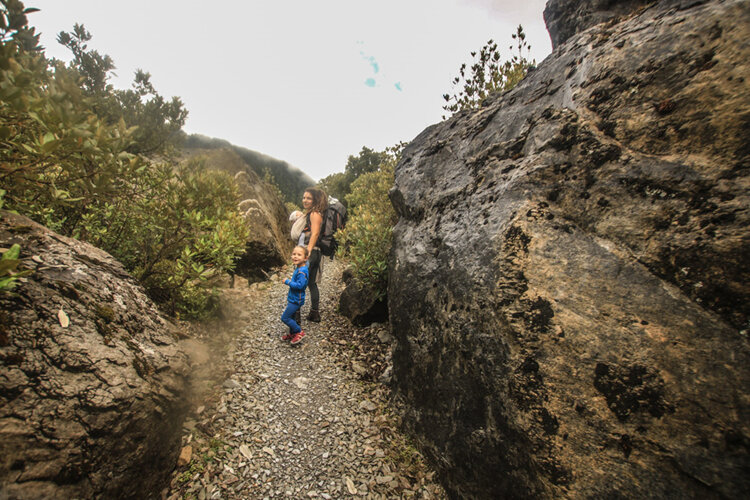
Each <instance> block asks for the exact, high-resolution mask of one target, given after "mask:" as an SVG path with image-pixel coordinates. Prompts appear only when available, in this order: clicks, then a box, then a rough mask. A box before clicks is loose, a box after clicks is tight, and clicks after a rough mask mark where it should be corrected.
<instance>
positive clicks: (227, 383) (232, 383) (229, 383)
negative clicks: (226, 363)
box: [222, 378, 240, 389]
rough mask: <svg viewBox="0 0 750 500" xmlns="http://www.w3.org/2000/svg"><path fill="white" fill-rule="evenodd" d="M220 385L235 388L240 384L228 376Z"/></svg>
mask: <svg viewBox="0 0 750 500" xmlns="http://www.w3.org/2000/svg"><path fill="white" fill-rule="evenodd" d="M222 386H223V387H224V388H225V389H237V388H238V387H239V386H240V384H239V383H238V382H237V381H235V380H232V379H231V378H228V379H227V380H225V381H224V384H222Z"/></svg>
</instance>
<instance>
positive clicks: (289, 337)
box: [281, 333, 294, 340]
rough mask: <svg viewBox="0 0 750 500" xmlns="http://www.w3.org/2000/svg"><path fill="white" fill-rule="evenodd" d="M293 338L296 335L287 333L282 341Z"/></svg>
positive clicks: (282, 337)
mask: <svg viewBox="0 0 750 500" xmlns="http://www.w3.org/2000/svg"><path fill="white" fill-rule="evenodd" d="M293 337H294V335H292V334H291V333H286V334H284V335H282V336H281V340H292V338H293Z"/></svg>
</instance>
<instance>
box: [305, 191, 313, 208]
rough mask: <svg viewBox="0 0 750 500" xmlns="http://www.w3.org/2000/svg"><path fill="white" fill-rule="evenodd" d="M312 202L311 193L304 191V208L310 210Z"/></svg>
mask: <svg viewBox="0 0 750 500" xmlns="http://www.w3.org/2000/svg"><path fill="white" fill-rule="evenodd" d="M312 204H313V197H312V194H310V193H308V192H307V191H305V194H303V195H302V206H303V207H304V209H305V210H310V207H312Z"/></svg>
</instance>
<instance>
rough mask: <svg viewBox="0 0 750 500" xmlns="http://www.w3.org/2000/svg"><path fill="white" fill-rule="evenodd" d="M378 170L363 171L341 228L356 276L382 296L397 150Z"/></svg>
mask: <svg viewBox="0 0 750 500" xmlns="http://www.w3.org/2000/svg"><path fill="white" fill-rule="evenodd" d="M384 158H385V159H384V161H383V162H382V163H381V164H380V166H379V168H378V170H377V171H374V172H368V173H364V174H362V175H360V176H359V177H358V178H357V179H356V180H355V181H354V182H352V184H351V193H349V194H348V195H347V196H346V201H347V203H348V206H349V211H350V214H351V215H350V216H349V220H348V222H347V225H346V228H344V229H343V230H342V231H341V235H340V239H341V247H342V248H343V249H344V250H343V252H345V253H346V255H347V257H348V259H349V261H350V263H351V265H352V268H353V270H354V276H355V279H357V280H358V281H359V282H360V283H361V284H363V285H364V286H367V287H369V288H372V289H373V290H374V291H375V293H376V294H377V295H378V297H383V296H385V294H386V291H387V288H388V255H389V253H390V250H391V241H392V229H393V226H394V224H395V223H396V213H395V211H394V210H393V207H392V206H391V202H390V199H389V198H388V191H389V190H390V188H391V186H393V169H394V167H395V164H396V162H397V159H398V154H397V153H395V152H394V151H388V152H387V154H386V155H385V156H384Z"/></svg>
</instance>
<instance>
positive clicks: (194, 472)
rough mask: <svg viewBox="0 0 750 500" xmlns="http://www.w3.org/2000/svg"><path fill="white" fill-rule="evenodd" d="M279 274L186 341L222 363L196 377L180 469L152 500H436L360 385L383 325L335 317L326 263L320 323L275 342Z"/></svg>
mask: <svg viewBox="0 0 750 500" xmlns="http://www.w3.org/2000/svg"><path fill="white" fill-rule="evenodd" d="M290 274H291V268H288V269H284V270H281V271H280V272H279V273H278V274H276V275H274V276H272V277H271V279H270V280H269V281H268V282H265V283H262V284H256V285H253V286H251V287H248V286H246V285H244V284H242V285H240V284H239V283H238V286H237V287H236V288H235V289H233V290H226V291H225V299H226V300H228V305H229V306H230V308H229V312H228V313H227V314H228V316H229V318H228V320H227V321H226V322H224V323H223V325H222V326H221V327H220V328H218V329H217V330H216V331H214V332H211V335H212V337H211V338H212V339H213V342H212V343H211V342H207V343H199V342H195V341H192V342H193V344H192V348H193V351H194V353H195V355H196V356H197V357H196V359H198V358H200V357H201V356H203V358H204V361H207V360H208V359H210V358H213V359H217V358H218V359H222V360H223V361H222V362H220V363H210V362H206V363H203V364H202V365H201V368H199V369H202V370H203V373H200V374H199V376H198V379H199V386H198V394H199V396H198V397H197V399H196V400H195V401H194V402H193V404H194V407H195V410H194V414H193V415H192V416H191V418H190V419H188V421H187V423H186V425H185V436H184V439H183V443H184V446H185V447H184V448H183V464H182V465H181V466H179V467H178V468H177V469H176V470H175V472H174V473H173V476H172V482H171V487H170V488H169V490H167V491H165V492H164V495H163V497H164V498H169V499H178V498H196V499H201V500H202V499H213V498H259V499H261V498H281V497H284V498H324V499H331V498H347V497H360V498H445V493H444V492H443V490H442V489H441V488H440V487H439V485H437V483H436V482H435V481H434V473H432V472H430V470H429V469H428V468H427V467H426V465H425V464H424V461H423V460H422V458H421V456H420V455H419V454H418V453H417V452H416V450H415V449H414V448H413V447H412V446H411V445H410V444H409V443H408V440H407V439H406V438H405V437H404V436H402V435H401V434H400V433H399V431H398V418H397V416H396V415H395V414H394V412H393V411H392V410H391V409H390V408H389V403H388V391H387V389H386V388H385V387H384V386H383V385H382V384H380V383H377V382H365V381H364V380H362V379H363V378H371V377H372V375H373V371H376V372H380V371H381V370H382V368H383V367H384V362H383V360H382V359H375V358H381V357H382V353H384V352H386V351H387V349H388V343H389V342H390V338H389V335H388V333H387V328H386V326H385V325H375V326H373V327H371V328H368V329H357V328H356V327H353V326H351V325H350V324H349V323H348V322H347V321H346V320H344V319H343V318H341V317H339V316H337V315H336V314H335V312H334V311H335V306H336V299H337V297H338V295H339V294H340V291H341V289H342V288H343V285H342V284H341V266H340V264H339V263H338V262H333V263H329V262H327V266H326V269H325V273H324V277H323V282H322V283H321V284H320V289H321V297H322V301H321V314H322V316H323V321H322V322H321V323H309V322H306V321H304V320H303V328H304V330H305V332H306V333H307V336H306V338H305V340H304V341H303V342H302V344H300V345H299V346H291V345H290V344H289V343H288V342H283V341H281V340H280V338H279V335H280V334H281V333H282V332H283V331H284V329H285V327H284V326H283V324H282V323H281V321H280V320H279V317H280V315H281V311H282V309H283V307H284V305H285V300H286V292H287V290H288V288H287V287H286V286H285V285H284V284H283V280H284V278H286V277H288V275H290ZM238 281H239V280H238ZM307 310H308V306H307V305H306V306H305V307H304V308H303V317H304V315H306V313H307ZM217 339H218V341H217ZM189 342H190V341H189ZM364 343H368V344H371V345H375V347H374V348H370V349H363V345H362V344H364ZM206 346H208V347H209V348H208V350H207V349H206ZM221 351H224V352H221ZM363 353H365V354H363ZM373 353H375V354H373ZM368 355H369V357H368ZM352 368H353V369H352ZM188 453H190V457H188V456H187V455H188Z"/></svg>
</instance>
